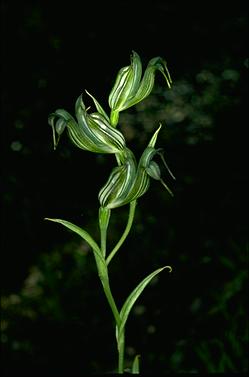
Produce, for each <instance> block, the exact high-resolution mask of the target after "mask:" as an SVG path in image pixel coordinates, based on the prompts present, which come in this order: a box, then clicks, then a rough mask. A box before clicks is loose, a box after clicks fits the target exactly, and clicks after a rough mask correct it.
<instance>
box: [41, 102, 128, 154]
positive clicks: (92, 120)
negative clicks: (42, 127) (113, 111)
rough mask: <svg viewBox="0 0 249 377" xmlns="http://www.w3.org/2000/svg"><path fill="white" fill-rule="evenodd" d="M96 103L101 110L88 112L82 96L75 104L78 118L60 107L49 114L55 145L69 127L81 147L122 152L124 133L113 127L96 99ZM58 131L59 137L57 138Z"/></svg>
mask: <svg viewBox="0 0 249 377" xmlns="http://www.w3.org/2000/svg"><path fill="white" fill-rule="evenodd" d="M94 102H95V105H96V106H97V108H98V109H99V110H100V111H101V113H99V112H95V113H92V114H88V113H87V109H86V107H85V104H84V102H83V100H82V97H81V96H80V97H79V98H78V99H77V101H76V104H75V112H76V118H77V122H76V120H75V119H74V118H73V117H72V116H71V115H70V114H69V113H68V112H67V111H65V110H63V109H58V110H56V111H55V112H54V113H52V114H51V115H50V116H49V119H48V122H49V124H50V125H51V126H52V129H53V140H54V147H55V148H56V146H57V144H58V141H59V137H60V135H61V134H62V133H63V131H64V130H65V128H67V130H68V134H69V137H70V139H71V140H72V142H73V143H74V144H75V145H76V146H77V147H79V148H81V149H85V150H88V151H91V152H95V153H117V154H118V153H120V151H122V150H123V148H124V147H125V139H124V136H123V134H122V133H121V132H120V131H118V130H116V129H115V128H113V127H112V126H111V125H110V123H109V122H108V117H107V115H106V114H105V113H104V110H103V109H102V107H101V106H100V105H99V104H98V102H97V100H95V99H94ZM56 133H57V134H58V139H57V140H56Z"/></svg>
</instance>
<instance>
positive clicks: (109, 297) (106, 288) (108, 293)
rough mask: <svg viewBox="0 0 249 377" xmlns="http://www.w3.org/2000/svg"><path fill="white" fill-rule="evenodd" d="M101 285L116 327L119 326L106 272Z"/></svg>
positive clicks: (118, 316)
mask: <svg viewBox="0 0 249 377" xmlns="http://www.w3.org/2000/svg"><path fill="white" fill-rule="evenodd" d="M101 283H102V286H103V289H104V292H105V296H106V298H107V301H108V303H109V305H110V307H111V310H112V313H113V316H114V319H115V322H116V325H117V326H119V324H120V315H119V312H118V308H117V305H116V303H115V301H114V298H113V295H112V292H111V288H110V284H109V278H108V272H107V276H106V277H105V278H102V279H101Z"/></svg>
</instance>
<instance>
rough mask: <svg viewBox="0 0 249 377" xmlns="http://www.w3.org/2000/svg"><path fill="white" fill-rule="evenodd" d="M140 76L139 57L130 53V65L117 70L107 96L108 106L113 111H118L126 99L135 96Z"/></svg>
mask: <svg viewBox="0 0 249 377" xmlns="http://www.w3.org/2000/svg"><path fill="white" fill-rule="evenodd" d="M141 75H142V63H141V60H140V57H139V55H138V54H137V53H136V52H135V51H132V55H131V64H130V65H129V66H126V67H123V68H121V69H120V70H119V72H118V75H117V77H116V80H115V84H114V86H113V88H112V90H111V93H110V95H109V106H110V108H111V109H112V110H113V111H120V110H121V109H122V107H123V106H124V104H125V103H126V101H127V99H128V98H131V97H133V96H134V95H135V93H136V92H137V90H138V87H139V83H140V79H141Z"/></svg>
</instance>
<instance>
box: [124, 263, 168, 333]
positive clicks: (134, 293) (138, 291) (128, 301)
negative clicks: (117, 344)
mask: <svg viewBox="0 0 249 377" xmlns="http://www.w3.org/2000/svg"><path fill="white" fill-rule="evenodd" d="M165 268H169V269H170V271H171V270H172V269H171V267H170V266H165V267H161V268H158V269H157V270H155V271H154V272H152V273H151V274H150V275H148V276H146V278H145V279H143V280H142V281H141V283H139V284H138V286H137V287H136V288H135V289H134V290H133V291H132V292H131V294H130V295H129V296H128V298H127V299H126V301H125V303H124V305H123V307H122V309H121V311H120V325H119V328H118V338H119V337H120V336H121V334H122V332H123V331H124V328H125V324H126V321H127V319H128V316H129V314H130V311H131V309H132V307H133V305H134V304H135V302H136V300H137V299H138V297H139V296H140V295H141V293H142V292H143V290H144V288H145V287H146V286H147V285H148V284H149V283H150V281H151V280H152V279H153V278H154V277H155V276H156V275H157V274H159V273H160V272H161V271H163V270H164V269H165Z"/></svg>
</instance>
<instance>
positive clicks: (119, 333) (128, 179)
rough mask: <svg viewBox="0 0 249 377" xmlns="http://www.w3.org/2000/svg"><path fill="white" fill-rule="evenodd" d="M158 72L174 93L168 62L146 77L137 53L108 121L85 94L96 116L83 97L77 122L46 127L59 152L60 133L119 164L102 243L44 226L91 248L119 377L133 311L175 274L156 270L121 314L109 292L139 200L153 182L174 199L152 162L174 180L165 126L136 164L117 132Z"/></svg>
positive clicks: (104, 207)
mask: <svg viewBox="0 0 249 377" xmlns="http://www.w3.org/2000/svg"><path fill="white" fill-rule="evenodd" d="M156 71H159V72H161V74H162V75H163V77H164V78H165V81H166V84H167V86H168V88H170V87H171V83H172V81H171V77H170V74H169V71H168V68H167V65H166V62H165V61H164V60H163V59H162V58H161V57H155V58H153V59H151V60H150V61H149V63H148V65H147V67H146V69H145V71H144V74H143V75H142V63H141V59H140V57H139V55H138V54H137V53H136V52H135V51H133V52H132V54H131V60H130V65H128V66H126V67H123V68H121V69H120V70H119V72H118V74H117V77H116V80H115V82H114V86H113V88H112V90H111V92H110V94H109V101H108V102H109V106H110V115H108V114H107V113H106V112H105V110H104V109H103V107H102V106H101V105H100V103H99V102H98V101H97V100H96V98H94V96H93V95H91V94H90V93H88V92H87V91H86V94H87V95H88V96H89V97H90V98H91V99H92V100H93V102H94V105H95V107H96V111H95V112H93V113H89V108H86V106H85V104H84V101H83V98H82V95H80V96H79V98H78V99H77V100H76V103H75V118H74V117H73V116H72V115H71V114H69V113H68V112H67V111H66V110H63V109H57V110H56V111H55V112H54V113H52V114H50V115H49V118H48V123H49V124H50V126H52V131H53V144H54V149H56V147H57V145H58V142H59V139H60V137H61V135H62V133H63V132H64V131H65V129H67V131H68V135H69V138H70V139H71V141H72V142H73V143H74V144H75V145H76V146H77V147H78V148H81V149H83V150H86V151H90V152H94V153H105V154H106V153H108V154H114V155H115V158H116V163H117V165H116V166H115V167H114V168H113V170H112V171H111V173H110V176H109V178H108V180H107V182H106V183H105V184H104V186H103V187H102V188H101V189H100V191H99V195H98V199H99V205H100V206H99V214H98V215H99V216H98V217H99V218H98V223H99V230H100V242H99V243H98V242H96V241H95V240H94V238H93V237H92V236H91V235H90V234H89V233H88V232H87V231H86V230H85V229H82V228H81V227H79V226H77V225H75V224H72V223H71V222H69V221H66V220H61V219H56V218H46V220H49V221H53V222H56V223H59V224H62V225H63V226H65V227H66V228H68V229H70V230H71V231H73V232H75V233H77V234H78V235H79V236H80V237H82V238H83V239H84V240H85V241H86V242H87V243H88V244H89V245H90V247H91V249H92V251H93V255H94V257H95V261H96V267H97V271H98V275H99V278H100V281H101V283H102V287H103V291H104V294H105V296H106V299H107V301H108V303H109V305H110V308H111V311H112V314H113V317H114V320H115V324H116V342H117V352H118V373H124V370H125V369H124V352H125V327H126V323H127V319H128V316H129V314H130V312H131V309H132V308H133V305H134V304H135V302H136V300H137V299H138V297H139V296H140V295H141V293H142V291H143V290H144V288H145V287H146V286H147V285H148V284H149V283H150V281H151V280H152V279H153V278H154V277H155V276H156V275H157V274H159V273H160V272H161V271H163V270H164V269H168V270H169V271H171V267H170V266H164V267H161V268H158V269H157V270H155V271H154V272H152V273H151V274H149V275H148V276H146V277H145V278H144V279H143V280H142V281H141V282H140V283H139V284H138V285H137V287H136V288H135V289H134V290H133V291H132V292H131V293H130V295H129V296H128V298H127V299H126V300H125V302H124V304H123V306H122V307H121V308H118V307H117V305H116V302H115V299H114V297H113V295H112V291H111V288H110V280H109V267H110V262H111V261H112V260H113V258H114V256H115V255H116V253H117V252H118V251H119V250H120V248H121V246H122V244H123V243H124V241H125V239H126V238H127V236H128V234H129V232H130V229H131V227H132V224H133V220H134V215H135V210H136V205H137V200H138V198H139V197H141V196H142V195H143V194H144V193H145V192H146V191H147V190H148V188H149V184H150V179H151V178H153V179H155V180H158V181H160V182H161V183H162V185H163V186H164V187H165V188H166V190H167V191H168V193H169V194H170V195H173V194H172V192H171V190H170V189H169V188H168V186H167V185H166V183H165V182H164V181H163V180H162V178H161V172H160V167H159V165H158V163H156V162H155V161H154V157H155V156H156V155H158V156H159V157H160V158H161V159H162V162H163V164H164V165H165V167H166V168H167V170H168V172H169V174H170V175H171V176H172V178H173V179H174V176H173V174H172V173H171V171H170V170H169V168H168V165H167V163H166V161H165V158H164V156H163V150H162V149H161V148H156V147H155V144H156V141H157V137H158V133H159V131H160V129H161V127H162V125H161V124H160V125H159V127H158V128H157V130H156V131H155V132H154V134H153V136H152V137H151V139H150V141H149V143H148V145H147V147H146V148H145V150H144V152H143V153H142V156H141V158H140V160H139V162H138V164H137V162H136V158H135V156H134V154H133V152H132V151H131V150H130V149H129V148H128V147H127V145H126V140H125V138H124V135H123V134H122V132H121V131H119V130H118V129H117V126H118V123H119V113H120V112H121V111H124V110H126V109H128V108H130V107H131V106H134V105H136V104H137V103H139V102H141V101H143V100H144V99H145V98H146V97H147V96H148V95H149V94H150V93H151V91H152V89H153V86H154V80H155V74H156ZM124 205H129V214H128V221H127V225H126V227H125V230H124V232H123V234H122V235H121V237H120V239H119V241H118V242H117V244H116V245H115V247H114V248H113V249H112V250H111V251H109V250H108V248H107V245H106V243H107V242H106V240H107V231H108V224H109V220H110V216H111V211H112V210H114V209H116V208H118V207H121V206H124ZM107 251H108V252H107ZM130 371H131V373H139V355H136V356H135V358H134V361H133V364H132V367H131V370H130Z"/></svg>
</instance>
